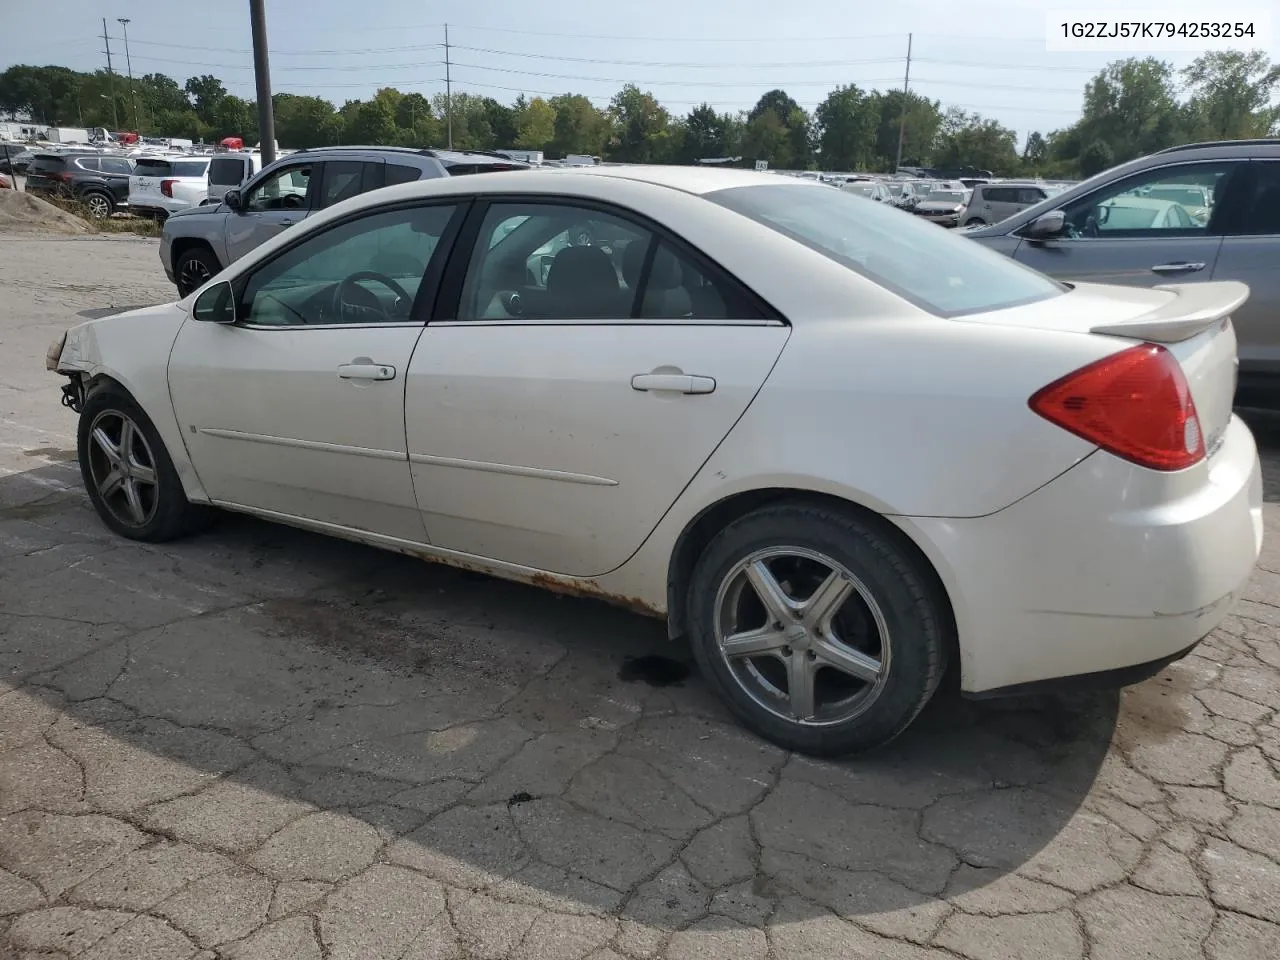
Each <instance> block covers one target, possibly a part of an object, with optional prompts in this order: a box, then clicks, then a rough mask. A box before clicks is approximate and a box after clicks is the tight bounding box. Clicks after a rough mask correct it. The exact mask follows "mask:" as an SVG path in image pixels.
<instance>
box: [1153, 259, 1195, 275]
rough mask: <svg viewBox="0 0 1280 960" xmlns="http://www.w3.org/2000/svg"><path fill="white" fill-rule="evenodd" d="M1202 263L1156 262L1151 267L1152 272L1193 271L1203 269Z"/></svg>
mask: <svg viewBox="0 0 1280 960" xmlns="http://www.w3.org/2000/svg"><path fill="white" fill-rule="evenodd" d="M1203 269H1204V263H1203V262H1200V261H1197V262H1194V263H1193V262H1191V261H1183V262H1182V263H1157V264H1156V265H1155V266H1154V267H1152V268H1151V272H1152V273H1195V272H1196V271H1197V270H1203Z"/></svg>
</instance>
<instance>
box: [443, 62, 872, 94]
mask: <svg viewBox="0 0 1280 960" xmlns="http://www.w3.org/2000/svg"><path fill="white" fill-rule="evenodd" d="M453 65H454V66H455V67H465V68H467V69H471V70H488V71H492V72H495V73H515V74H519V75H521V76H526V77H543V78H549V79H552V80H574V81H577V82H588V83H621V84H624V85H625V84H634V85H636V86H645V87H649V86H671V87H688V86H693V85H694V84H691V83H690V82H689V81H688V80H653V79H650V80H645V79H638V78H625V79H624V78H622V77H590V76H584V75H582V74H574V73H542V72H539V71H536V70H513V69H511V68H508V67H486V66H482V65H480V64H478V63H460V62H459V61H457V60H454V61H453ZM896 80H897V77H875V78H872V79H870V80H864V81H863V82H864V83H888V82H890V81H896ZM696 85H697V86H700V87H747V86H758V85H759V81H751V80H698V81H697V84H696ZM769 85H771V86H775V87H828V88H832V89H834V88H835V87H837V86H839V85H840V84H839V83H833V82H831V81H829V80H786V81H783V80H770V81H769Z"/></svg>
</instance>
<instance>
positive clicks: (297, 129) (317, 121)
mask: <svg viewBox="0 0 1280 960" xmlns="http://www.w3.org/2000/svg"><path fill="white" fill-rule="evenodd" d="M271 105H272V109H273V111H274V113H275V121H276V140H277V141H279V143H280V146H282V147H286V148H289V149H293V150H303V149H306V148H307V147H321V146H325V145H328V144H332V143H336V142H337V141H338V138H339V125H338V115H337V112H336V111H335V110H334V108H333V104H332V103H330V102H329V101H328V100H325V99H324V98H322V97H307V96H298V95H296V94H292V93H277V94H276V95H275V96H273V97H272V98H271Z"/></svg>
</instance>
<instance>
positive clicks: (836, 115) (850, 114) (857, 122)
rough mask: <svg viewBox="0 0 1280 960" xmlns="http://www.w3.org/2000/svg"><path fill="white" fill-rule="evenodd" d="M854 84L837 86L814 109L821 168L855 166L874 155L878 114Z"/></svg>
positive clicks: (858, 166) (838, 168)
mask: <svg viewBox="0 0 1280 960" xmlns="http://www.w3.org/2000/svg"><path fill="white" fill-rule="evenodd" d="M874 107H875V105H874V104H872V103H871V102H870V101H869V100H868V98H867V96H866V94H865V93H864V92H863V91H862V90H859V89H858V88H857V87H856V86H854V85H853V84H849V85H848V86H844V87H836V88H835V89H834V90H832V91H831V92H830V93H829V94H827V98H826V99H825V100H823V101H822V103H820V104H819V105H818V109H817V110H815V111H814V115H813V117H814V122H815V124H816V126H817V132H818V155H819V157H820V161H821V166H822V169H824V170H857V169H859V168H862V167H865V166H866V165H867V164H868V163H869V162H870V161H871V160H872V158H873V157H874V152H873V151H874V149H875V128H876V121H877V119H878V116H877V115H876V113H875V112H873V111H874Z"/></svg>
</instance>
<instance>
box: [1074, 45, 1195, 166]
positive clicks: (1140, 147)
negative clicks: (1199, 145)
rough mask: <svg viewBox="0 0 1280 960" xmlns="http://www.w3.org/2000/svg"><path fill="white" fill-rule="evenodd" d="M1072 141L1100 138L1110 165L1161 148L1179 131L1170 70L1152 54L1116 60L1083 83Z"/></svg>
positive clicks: (1183, 123) (1183, 125) (1179, 134)
mask: <svg viewBox="0 0 1280 960" xmlns="http://www.w3.org/2000/svg"><path fill="white" fill-rule="evenodd" d="M1077 127H1078V133H1079V136H1078V138H1077V139H1076V141H1075V143H1076V146H1077V149H1078V146H1079V145H1080V144H1089V143H1092V142H1093V141H1095V140H1100V141H1102V142H1103V143H1105V144H1106V145H1107V146H1108V147H1110V149H1111V154H1112V156H1113V158H1114V160H1115V162H1116V163H1124V162H1125V161H1128V160H1132V159H1134V158H1135V157H1140V156H1143V155H1145V154H1148V153H1154V152H1155V151H1156V150H1162V149H1164V148H1165V147H1169V146H1173V145H1174V144H1175V143H1177V142H1178V141H1179V139H1180V138H1181V137H1182V136H1183V135H1184V133H1185V128H1186V120H1185V116H1184V114H1183V111H1182V110H1181V108H1180V107H1179V104H1178V98H1177V90H1176V87H1175V84H1174V78H1173V68H1172V67H1171V66H1170V65H1169V64H1168V63H1166V62H1164V61H1163V60H1157V59H1156V58H1154V57H1143V58H1141V59H1139V58H1136V57H1134V58H1130V59H1128V60H1119V61H1117V62H1115V63H1112V64H1110V65H1109V66H1107V68H1106V69H1105V70H1103V71H1102V72H1101V73H1099V74H1098V75H1097V76H1096V77H1094V78H1093V79H1092V80H1090V81H1089V83H1088V84H1086V86H1085V90H1084V110H1083V116H1082V117H1081V118H1080V122H1079V123H1078V124H1077Z"/></svg>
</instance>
